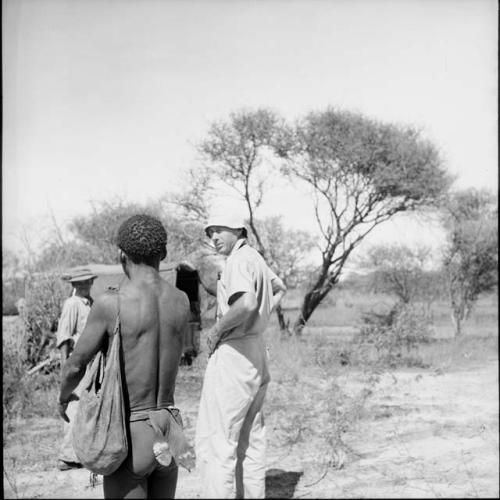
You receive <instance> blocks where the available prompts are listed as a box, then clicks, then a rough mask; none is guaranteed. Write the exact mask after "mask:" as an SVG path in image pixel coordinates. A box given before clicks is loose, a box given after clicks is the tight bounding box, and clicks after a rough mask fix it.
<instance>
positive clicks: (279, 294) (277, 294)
mask: <svg viewBox="0 0 500 500" xmlns="http://www.w3.org/2000/svg"><path fill="white" fill-rule="evenodd" d="M271 286H272V288H273V305H272V308H271V311H274V309H276V306H277V305H278V304H279V303H280V302H281V299H282V298H283V297H284V295H285V293H286V286H285V283H283V280H282V279H281V278H279V277H278V276H277V275H276V274H275V275H274V276H273V277H272V278H271Z"/></svg>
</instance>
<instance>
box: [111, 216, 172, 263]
mask: <svg viewBox="0 0 500 500" xmlns="http://www.w3.org/2000/svg"><path fill="white" fill-rule="evenodd" d="M166 244H167V232H166V231H165V228H164V227H163V224H162V223H161V222H160V221H159V220H158V219H156V218H155V217H151V216H150V215H146V214H138V215H133V216H132V217H130V218H128V219H127V220H126V221H125V222H123V223H122V225H121V226H120V228H119V229H118V236H117V245H118V247H119V248H121V249H122V250H123V251H124V252H125V253H126V254H127V255H128V256H129V257H130V258H131V259H132V260H133V261H134V262H136V263H139V262H147V261H150V260H151V259H154V258H156V257H161V256H162V254H163V252H165V245H166ZM163 257H164V256H163Z"/></svg>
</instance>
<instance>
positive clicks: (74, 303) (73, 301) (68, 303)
mask: <svg viewBox="0 0 500 500" xmlns="http://www.w3.org/2000/svg"><path fill="white" fill-rule="evenodd" d="M81 304H84V305H87V302H86V301H85V300H84V299H83V298H82V297H78V295H72V296H71V297H68V298H67V299H66V300H65V301H64V304H63V307H71V308H73V307H79V306H80V305H81Z"/></svg>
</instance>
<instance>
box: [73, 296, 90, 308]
mask: <svg viewBox="0 0 500 500" xmlns="http://www.w3.org/2000/svg"><path fill="white" fill-rule="evenodd" d="M75 297H78V298H79V299H80V300H81V301H82V302H83V303H84V304H85V305H86V306H90V305H92V304H91V303H90V300H89V299H88V298H87V297H80V295H75Z"/></svg>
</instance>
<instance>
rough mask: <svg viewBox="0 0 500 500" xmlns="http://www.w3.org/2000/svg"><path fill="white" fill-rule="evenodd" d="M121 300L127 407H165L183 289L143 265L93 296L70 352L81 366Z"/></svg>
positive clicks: (184, 321)
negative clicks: (82, 332) (116, 287)
mask: <svg viewBox="0 0 500 500" xmlns="http://www.w3.org/2000/svg"><path fill="white" fill-rule="evenodd" d="M118 299H119V303H120V306H119V307H120V325H121V335H122V346H123V360H124V363H123V368H124V381H125V384H124V386H125V388H126V391H127V394H126V398H127V399H128V401H127V407H128V409H129V410H130V411H137V410H148V409H154V408H165V407H166V406H168V405H169V404H170V405H171V404H173V403H174V390H175V378H176V375H177V370H178V366H179V360H180V357H181V355H182V342H183V336H184V335H185V333H186V330H187V328H188V320H189V299H188V297H187V295H186V294H185V293H184V292H182V291H180V290H178V289H177V288H175V287H173V286H172V285H170V284H169V283H167V282H166V281H165V280H163V279H162V278H161V277H160V275H159V273H158V272H157V271H155V270H154V269H152V268H150V267H142V268H140V269H138V270H137V271H136V272H134V273H133V275H132V276H131V278H130V280H124V283H123V284H122V285H121V287H120V289H119V291H118V292H117V291H114V290H113V291H111V290H110V291H108V292H106V293H104V294H103V295H101V296H100V297H98V298H97V299H96V301H95V302H94V305H93V307H92V310H91V313H90V314H89V318H88V320H87V326H86V328H85V330H86V332H85V333H86V335H82V337H81V339H80V342H78V344H77V346H76V348H75V351H74V352H73V354H72V362H73V363H72V364H73V365H74V366H75V368H76V366H78V367H79V369H80V370H81V369H82V368H83V369H84V367H85V366H86V365H87V364H88V362H89V361H90V360H91V359H92V357H93V356H94V355H95V354H96V353H97V351H98V350H100V349H102V348H104V347H105V345H106V340H107V338H109V337H110V336H111V335H113V332H114V327H115V323H116V315H117V312H118Z"/></svg>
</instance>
